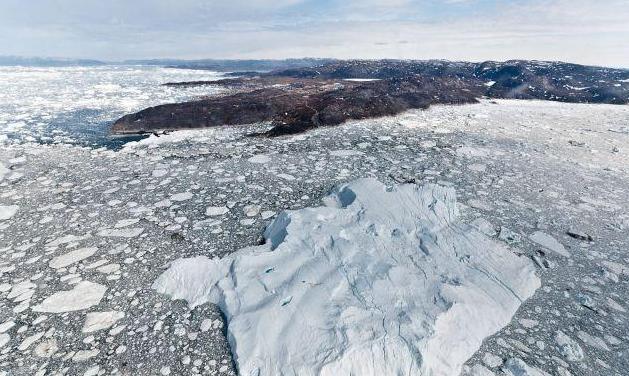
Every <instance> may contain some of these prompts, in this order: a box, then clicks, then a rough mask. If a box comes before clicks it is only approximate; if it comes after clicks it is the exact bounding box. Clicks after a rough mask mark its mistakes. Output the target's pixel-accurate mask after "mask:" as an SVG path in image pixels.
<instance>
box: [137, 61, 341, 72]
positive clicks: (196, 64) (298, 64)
mask: <svg viewBox="0 0 629 376" xmlns="http://www.w3.org/2000/svg"><path fill="white" fill-rule="evenodd" d="M336 61H338V60H335V59H315V58H303V59H284V60H266V59H263V60H214V59H207V60H189V61H185V60H138V61H137V62H139V63H141V64H150V65H166V66H169V67H173V68H182V69H204V70H212V71H218V72H234V71H239V72H240V71H257V72H270V71H273V70H280V69H300V68H310V67H314V66H319V65H324V64H330V63H333V62H336Z"/></svg>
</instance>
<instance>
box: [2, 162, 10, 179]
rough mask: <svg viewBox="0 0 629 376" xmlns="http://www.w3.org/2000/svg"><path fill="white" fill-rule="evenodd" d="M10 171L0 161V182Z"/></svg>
mask: <svg viewBox="0 0 629 376" xmlns="http://www.w3.org/2000/svg"><path fill="white" fill-rule="evenodd" d="M9 172H11V170H9V169H8V168H7V167H6V166H5V165H4V164H2V163H1V162H0V182H1V181H2V180H4V177H5V176H7V175H8V174H9Z"/></svg>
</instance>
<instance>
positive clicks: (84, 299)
mask: <svg viewBox="0 0 629 376" xmlns="http://www.w3.org/2000/svg"><path fill="white" fill-rule="evenodd" d="M105 291H107V287H105V286H103V285H101V284H98V283H93V282H89V281H82V282H79V283H78V284H77V285H76V286H74V288H73V289H72V290H66V291H58V292H56V293H54V294H52V295H51V296H49V297H47V298H46V299H44V301H43V302H41V304H39V305H36V306H34V307H33V311H36V312H52V313H61V312H70V311H79V310H82V309H87V308H90V307H91V306H94V305H96V304H98V303H100V300H101V299H102V298H103V296H104V295H105Z"/></svg>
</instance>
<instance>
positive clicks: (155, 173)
mask: <svg viewBox="0 0 629 376" xmlns="http://www.w3.org/2000/svg"><path fill="white" fill-rule="evenodd" d="M167 174H168V170H162V169H157V170H153V173H152V175H153V177H155V178H161V177H162V176H165V175H167Z"/></svg>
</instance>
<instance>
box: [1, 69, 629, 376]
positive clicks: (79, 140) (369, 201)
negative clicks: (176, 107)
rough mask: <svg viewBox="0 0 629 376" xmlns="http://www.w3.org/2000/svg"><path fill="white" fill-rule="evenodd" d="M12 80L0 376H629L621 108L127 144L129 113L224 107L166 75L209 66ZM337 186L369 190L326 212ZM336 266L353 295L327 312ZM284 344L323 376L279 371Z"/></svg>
mask: <svg viewBox="0 0 629 376" xmlns="http://www.w3.org/2000/svg"><path fill="white" fill-rule="evenodd" d="M0 72H3V76H2V82H1V83H0V85H1V87H0V95H2V99H0V106H1V108H2V110H1V111H0V112H1V114H2V115H0V122H1V123H0V129H1V132H2V133H1V134H2V135H3V136H2V137H3V139H4V140H2V141H1V142H0V376H7V375H11V376H13V375H40V376H44V375H91V376H95V375H151V376H153V375H160V374H161V375H230V376H235V375H237V374H238V370H240V371H241V372H242V371H243V370H247V369H249V370H253V371H254V372H253V373H241V374H246V375H250V374H258V375H260V376H264V375H272V376H276V375H295V374H299V375H315V374H316V375H326V374H327V375H330V374H333V375H349V374H353V375H372V374H377V375H391V374H395V375H402V374H403V375H409V376H410V375H413V376H415V375H427V374H433V375H444V374H445V375H458V374H459V372H457V371H459V370H460V371H461V373H460V375H463V376H478V375H483V376H515V375H533V376H539V375H541V376H546V375H560V376H592V375H596V376H598V375H600V376H610V375H612V376H626V375H627V369H629V363H628V361H627V359H629V334H628V332H627V327H629V306H628V305H627V302H628V301H629V287H628V286H629V256H628V255H627V250H628V249H629V237H628V236H627V234H628V229H629V204H628V203H629V188H628V187H629V163H627V161H629V132H628V131H627V130H629V106H612V105H577V104H565V103H555V102H540V101H502V100H499V101H487V100H483V101H481V103H479V104H470V105H463V106H433V107H431V108H429V109H428V110H426V111H422V110H413V111H408V112H405V113H403V114H399V115H397V116H393V117H383V118H378V119H368V120H363V121H355V122H348V123H347V124H343V125H342V126H339V127H322V128H319V129H315V130H313V131H311V132H308V133H305V134H300V135H293V136H286V137H278V138H266V137H260V138H257V137H248V136H247V135H248V134H250V133H252V132H259V131H262V130H265V129H268V126H269V125H268V124H253V125H247V126H234V127H218V128H210V129H203V130H186V131H179V132H172V133H170V134H169V135H163V136H160V137H156V136H153V135H151V136H149V137H148V138H145V139H143V140H140V141H137V142H127V143H126V144H125V145H123V146H122V147H119V146H120V144H118V147H116V144H115V142H114V141H112V140H111V139H110V138H108V136H107V133H106V129H107V126H108V125H109V124H110V123H111V122H112V121H113V120H114V119H116V118H117V117H118V116H120V115H122V114H124V113H127V112H130V111H135V110H137V109H140V108H143V107H145V106H150V105H155V104H158V103H163V102H170V101H176V100H181V99H185V98H190V97H194V96H198V95H204V94H211V92H209V90H210V89H209V88H202V89H198V90H199V91H195V89H183V88H178V89H170V88H166V87H163V86H160V85H159V84H160V83H162V82H166V81H175V80H189V79H208V78H211V77H212V76H213V75H214V74H213V73H209V72H194V71H177V70H169V69H162V68H145V67H101V68H89V69H87V68H55V69H26V68H19V69H15V68H13V69H6V68H0ZM64 119H65V120H64ZM101 146H108V148H103V147H101ZM365 178H368V179H369V180H367V181H368V182H370V183H368V184H365V183H364V182H365ZM361 182H363V183H361ZM407 183H409V184H407ZM346 184H349V185H348V186H349V187H358V188H360V187H363V188H364V187H372V188H369V189H368V190H363V188H360V189H355V188H351V192H354V195H353V196H352V195H351V194H348V195H339V196H338V197H339V199H338V200H330V199H329V198H330V197H333V196H328V193H329V192H335V187H344V186H345V185H346ZM385 186H386V187H387V188H386V189H385V188H383V187H385ZM374 187H375V188H374ZM420 187H424V188H420ZM376 188H377V189H376ZM389 188H390V189H389ZM415 189H418V190H421V189H425V190H426V191H425V195H418V196H417V195H411V194H410V193H409V194H408V195H406V194H405V195H399V194H395V192H398V193H399V192H415ZM338 192H348V191H347V190H346V189H345V188H343V189H342V190H338ZM361 192H362V193H361ZM365 192H366V194H363V193H365ZM418 192H421V191H418ZM439 192H442V193H439ZM437 193H438V194H437ZM454 194H456V201H455V200H454V199H455V197H454V196H453V195H454ZM391 195H393V196H391ZM425 196H430V197H431V199H430V200H428V199H425V198H422V197H425ZM343 197H344V198H343ZM352 197H353V198H352ZM404 197H406V198H407V199H409V200H410V198H413V197H414V199H413V200H412V201H410V204H409V201H402V200H401V199H402V198H404ZM435 197H437V198H438V197H443V199H441V200H440V201H439V200H436V199H435ZM448 197H449V198H448ZM446 198H448V199H446ZM335 202H336V203H337V204H338V207H337V206H335V204H334V203H335ZM439 202H441V203H439ZM323 203H326V205H324V206H322V204H323ZM348 205H349V206H348ZM442 205H445V206H442ZM440 207H441V208H446V209H448V210H446V211H444V210H437V209H439V208H440ZM412 208H415V209H416V210H411V209H412ZM455 208H456V209H457V210H454V209H455ZM287 210H288V212H287ZM450 212H452V213H453V215H452V216H450V215H449V214H448V215H447V216H445V215H439V216H436V217H434V218H436V219H435V221H436V222H441V219H443V220H444V221H443V223H444V224H445V225H444V227H443V229H444V230H443V231H442V230H441V229H440V228H439V227H436V228H434V231H433V228H432V226H431V225H430V223H432V222H435V221H433V220H430V218H433V214H432V213H434V214H438V213H442V214H444V213H450ZM456 212H458V213H459V214H458V216H455V215H454V213H456ZM455 217H456V218H455ZM286 218H288V219H289V220H286ZM385 219H386V222H382V221H383V220H385ZM451 220H454V222H452V221H451ZM422 221H423V222H422ZM319 222H320V223H319ZM422 223H423V225H422ZM420 225H421V226H420ZM267 228H275V229H278V230H280V231H274V232H272V233H271V235H273V234H275V235H281V234H282V231H281V230H282V229H284V230H285V236H270V237H268V236H267V237H264V236H263V234H265V233H266V231H265V229H267ZM419 230H421V231H419ZM452 231H454V232H452ZM267 234H268V233H267ZM419 235H421V237H420V238H418V237H417V236H419ZM304 237H305V238H304ZM261 240H262V241H261ZM313 240H316V241H313ZM276 241H277V243H276ZM261 243H265V244H266V246H267V247H270V246H273V245H274V244H277V245H278V246H277V248H275V250H274V251H273V252H265V251H264V250H265V248H264V246H265V245H264V244H262V245H260V246H256V245H257V244H261ZM372 244H375V245H376V246H375V247H374V246H372ZM440 244H441V245H442V246H440ZM356 245H358V246H356ZM400 245H402V247H400ZM451 245H452V246H453V247H451ZM454 246H455V247H454ZM260 247H262V248H260ZM453 248H455V249H453ZM269 249H270V248H269ZM413 249H414V250H417V252H416V253H415V252H411V253H410V254H409V253H404V252H405V251H408V250H413ZM252 250H253V251H254V253H255V255H254V253H252ZM312 250H316V251H317V254H321V255H323V254H324V253H322V252H328V253H325V254H330V255H334V254H335V252H336V251H338V252H336V253H338V254H340V255H342V256H343V257H340V258H336V259H335V258H330V259H329V260H330V261H328V259H327V258H323V257H311V256H309V254H308V253H307V252H311V253H312ZM243 255H244V257H241V256H243ZM286 255H287V256H286ZM354 255H360V256H362V257H354ZM365 255H368V256H369V257H367V258H366V257H364V256H365ZM254 256H255V257H254ZM407 256H408V257H407ZM498 256H500V257H501V260H496V259H495V258H496V257H498ZM260 257H261V258H260ZM402 257H404V258H402ZM235 258H239V259H238V260H244V261H245V262H240V261H238V262H235V263H233V265H234V266H235V267H234V268H229V270H228V273H229V274H226V273H223V272H221V275H220V276H219V277H221V278H220V279H219V278H216V279H215V280H216V281H220V282H222V283H221V284H220V286H219V284H217V285H216V286H218V287H220V290H222V291H223V292H225V293H227V294H223V296H229V297H231V298H230V299H232V300H230V301H229V302H228V301H227V300H225V302H221V301H219V302H218V303H219V305H218V306H217V305H214V304H210V303H212V302H214V303H215V302H216V298H217V297H218V296H219V295H218V294H217V295H215V294H214V293H217V292H218V291H219V290H218V289H216V288H215V286H214V284H213V283H214V282H213V281H212V275H211V273H210V272H212V271H214V272H215V273H216V271H220V270H221V269H220V268H215V267H214V266H215V265H216V264H217V263H219V262H220V265H223V264H224V263H231V262H232V260H235ZM407 259H408V260H409V261H408V262H407V261H406V260H407ZM335 260H338V261H339V262H337V261H335ZM398 260H399V261H398ZM249 261H251V262H249ZM269 263H272V264H273V265H270V264H269ZM335 263H336V264H339V263H340V264H342V265H344V269H343V270H344V273H345V275H346V280H348V281H349V282H351V283H350V284H349V285H347V286H351V287H352V288H351V289H346V288H345V289H338V288H337V289H334V291H336V292H337V293H336V299H335V300H334V301H332V303H333V306H331V305H330V303H329V302H330V301H331V300H330V299H329V295H330V292H331V291H332V290H333V289H332V288H330V286H332V285H335V286H336V285H340V284H339V283H337V282H338V281H337V280H335V279H334V278H336V277H335V276H337V274H336V273H329V272H326V270H329V269H331V270H335V268H336V266H335ZM220 265H219V266H220ZM236 266H237V268H236ZM513 270H518V271H526V272H527V273H524V277H526V278H517V279H518V281H517V282H516V281H513V279H514V278H515V277H518V275H517V274H516V273H513V272H512V271H513ZM223 276H228V277H234V276H236V277H237V278H222V277H223ZM241 277H242V278H241ZM316 278H318V279H320V281H319V280H316ZM230 280H233V281H238V284H235V285H234V286H233V288H230V286H229V284H228V283H227V282H229V281H230ZM247 280H249V281H250V282H247ZM491 281H495V283H494V282H491ZM179 282H183V283H179ZM188 282H189V283H188ZM363 282H367V283H363ZM489 282H491V283H489ZM505 286H508V288H507V289H506V290H505ZM518 286H520V287H521V286H524V287H527V286H528V287H527V288H528V290H527V291H526V294H516V295H513V294H511V293H509V294H506V295H505V294H504V293H503V292H504V291H511V292H513V291H516V290H515V289H514V288H513V287H518ZM407 287H408V288H407ZM533 290H534V293H533ZM343 291H345V292H347V293H343V294H339V292H343ZM382 291H386V293H385V294H382V293H380V292H382ZM474 291H476V292H478V293H470V292H474ZM531 293H532V294H533V295H532V296H530V294H531ZM317 294H322V295H321V297H320V298H319V296H318V295H317ZM479 294H480V295H479ZM484 294H486V296H485V295H484ZM418 296H419V297H423V298H425V299H418V298H417V297H418ZM354 297H356V298H360V300H358V301H356V300H355V299H354ZM484 297H485V298H484ZM258 298H259V299H262V301H260V304H257V303H258V302H256V301H255V299H258ZM182 299H185V300H186V301H187V302H189V303H187V302H186V301H184V300H182ZM233 299H236V301H238V302H239V304H238V305H237V306H236V308H237V309H234V307H235V305H233V304H231V303H233V302H234V301H235V300H233ZM492 301H495V302H498V303H491V302H492ZM418 302H421V304H419V303H418ZM483 302H485V303H483ZM226 303H230V304H229V305H228V304H226ZM241 303H242V304H241ZM221 305H222V306H221ZM372 307H375V308H372ZM381 307H383V308H385V309H386V310H383V309H382V308H381ZM329 308H331V309H329ZM376 308H377V309H376ZM319 312H324V313H327V314H330V315H332V316H333V319H332V320H327V321H326V324H325V325H317V328H316V333H317V334H316V335H315V336H312V337H309V335H311V333H315V332H313V331H312V330H311V329H312V328H309V327H308V326H306V325H301V324H302V323H303V322H304V318H306V319H307V320H305V321H308V322H313V320H310V319H309V318H310V317H312V316H313V315H317V314H318V313H319ZM385 313H386V316H382V315H383V314H385ZM308 315H310V317H309V316H308ZM322 317H323V318H325V317H324V316H321V317H316V318H317V319H319V320H320V319H321V318H322ZM326 317H327V316H326ZM383 317H384V318H385V320H382V318H383ZM243 318H246V319H247V323H246V324H247V325H246V326H243V325H242V323H243V322H244V320H243ZM300 320H301V321H300ZM488 320H489V321H488ZM328 322H330V323H332V324H333V325H332V324H328ZM443 323H447V324H445V325H443ZM383 324H386V326H385V325H383ZM337 328H338V329H337ZM459 328H461V330H459ZM275 329H277V330H275ZM287 329H288V330H287ZM322 329H325V330H322ZM449 329H453V330H449ZM267 330H270V331H272V333H270V334H269V332H265V331H267ZM383 330H384V333H383ZM336 332H339V333H342V334H343V337H336V336H335V335H333V333H336ZM250 333H254V334H250ZM326 333H328V334H327V335H326ZM394 333H401V334H403V335H412V336H413V338H414V339H413V342H412V344H413V345H414V346H420V345H421V346H423V344H424V343H428V344H430V345H426V346H425V347H422V351H424V352H423V353H417V352H415V351H410V352H409V351H406V350H405V351H398V350H397V349H401V350H404V349H405V348H406V349H410V350H413V349H412V348H410V347H408V344H409V343H411V342H406V341H402V342H400V341H396V342H395V343H391V342H390V341H391V340H393V339H395V335H394ZM384 334H386V335H384ZM313 338H314V340H313ZM338 338H342V339H343V341H338V340H337V339H338ZM345 339H346V340H345ZM379 339H385V340H387V341H389V342H387V343H386V346H380V344H381V343H380V342H378V340H379ZM481 340H482V342H481ZM365 341H369V343H370V347H369V348H368V350H369V349H371V350H369V351H352V349H355V348H357V347H356V346H357V345H360V344H362V343H366V342H365ZM319 344H321V346H320V347H318V348H319V349H329V352H327V354H331V355H330V357H324V356H323V355H322V352H321V351H320V350H319V349H316V350H312V348H313V346H314V347H317V346H318V345H319ZM418 344H419V345H418ZM365 348H366V347H365ZM379 349H383V351H381V352H380V353H381V354H383V357H380V358H376V356H375V355H377V354H376V353H374V351H379ZM423 349H425V350H423ZM295 351H297V352H300V354H306V355H308V356H313V357H314V358H313V361H312V362H310V367H311V368H310V369H315V371H316V370H317V369H319V368H320V369H322V370H323V369H324V368H323V367H326V368H325V369H328V370H331V371H330V372H328V373H324V372H321V373H318V372H313V373H311V372H295V371H294V367H293V365H292V364H290V365H289V366H287V367H283V369H282V370H281V372H276V370H275V369H273V368H272V367H273V366H276V365H281V364H288V363H282V362H281V361H282V359H284V360H286V359H288V358H287V357H286V354H293V353H294V352H295ZM389 351H393V353H394V354H395V356H389V355H391V353H390V352H389ZM344 354H347V355H348V356H347V357H345V356H344ZM417 354H419V355H417ZM440 354H447V355H448V356H447V358H443V357H440ZM424 355H425V356H424ZM291 356H292V355H291ZM259 359H263V360H262V363H260V360H259ZM292 359H295V358H292ZM292 359H291V360H292ZM366 359H367V360H366ZM372 359H375V361H372ZM302 363H303V364H302V365H301V366H302V367H303V366H304V365H306V366H308V364H306V363H305V362H302ZM321 363H325V364H321ZM409 365H410V366H413V367H415V368H410V367H406V366H409ZM398 366H404V367H403V368H404V369H405V370H406V369H409V370H410V371H408V372H394V373H392V372H389V370H391V369H393V368H392V367H398ZM329 367H332V368H329ZM365 367H372V368H370V369H369V370H366V368H365ZM419 367H422V369H426V370H437V371H435V372H432V373H430V372H422V373H419V372H414V371H415V369H417V368H419ZM255 368H259V369H258V371H259V372H258V373H255ZM340 368H343V369H342V370H340V371H339V372H335V371H337V370H338V369H340ZM374 369H379V370H383V371H382V372H370V371H373V370H374ZM439 370H440V371H439ZM443 370H448V371H443Z"/></svg>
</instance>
